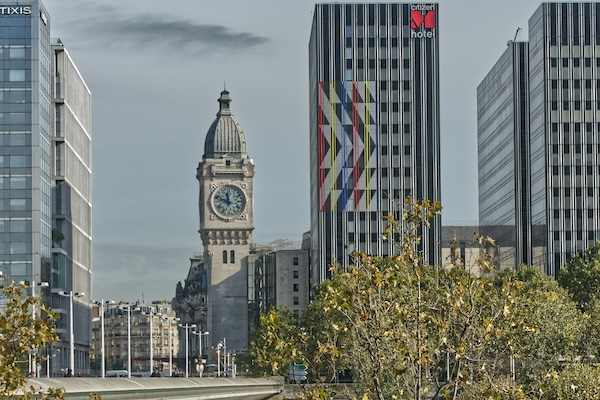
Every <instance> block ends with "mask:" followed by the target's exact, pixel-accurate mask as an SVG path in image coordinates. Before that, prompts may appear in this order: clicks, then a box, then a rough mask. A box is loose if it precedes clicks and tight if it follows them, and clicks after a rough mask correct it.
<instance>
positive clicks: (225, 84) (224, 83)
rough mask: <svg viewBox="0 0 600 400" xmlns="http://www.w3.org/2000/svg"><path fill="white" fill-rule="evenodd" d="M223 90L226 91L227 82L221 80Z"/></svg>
mask: <svg viewBox="0 0 600 400" xmlns="http://www.w3.org/2000/svg"><path fill="white" fill-rule="evenodd" d="M223 91H225V92H226V91H227V82H226V81H223Z"/></svg>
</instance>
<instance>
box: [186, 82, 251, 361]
mask: <svg viewBox="0 0 600 400" xmlns="http://www.w3.org/2000/svg"><path fill="white" fill-rule="evenodd" d="M230 104H231V98H230V97H229V92H228V91H226V90H224V91H223V92H221V97H220V98H219V112H218V113H217V118H216V119H215V121H214V122H213V124H212V125H211V127H210V129H209V130H208V133H207V135H206V140H205V143H204V155H203V157H202V161H201V162H200V163H199V165H198V170H197V175H196V178H197V179H198V181H199V183H200V196H199V213H200V231H199V232H200V238H201V239H202V245H203V247H204V267H205V268H206V271H207V315H206V325H207V326H206V327H204V326H202V327H199V328H198V329H200V330H201V331H208V332H209V336H208V340H209V343H210V345H211V346H212V347H216V346H218V345H219V343H220V342H221V343H223V344H225V345H226V350H227V352H230V351H241V350H244V349H246V347H247V344H248V293H247V292H248V282H247V280H248V278H247V277H248V255H249V254H250V246H251V243H252V231H253V230H254V224H253V195H252V180H253V178H254V164H253V162H252V160H251V159H250V158H249V157H248V154H247V152H246V136H245V135H244V132H243V130H242V128H241V126H240V124H238V122H237V121H236V120H235V118H234V116H233V113H232V112H231V108H230Z"/></svg>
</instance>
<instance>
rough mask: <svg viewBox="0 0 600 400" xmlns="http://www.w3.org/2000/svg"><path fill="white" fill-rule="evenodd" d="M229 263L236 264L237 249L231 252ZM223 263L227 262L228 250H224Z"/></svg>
mask: <svg viewBox="0 0 600 400" xmlns="http://www.w3.org/2000/svg"><path fill="white" fill-rule="evenodd" d="M229 263H230V264H235V251H233V250H231V251H230V252H229ZM223 264H227V250H223Z"/></svg>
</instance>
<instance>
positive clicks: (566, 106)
mask: <svg viewBox="0 0 600 400" xmlns="http://www.w3.org/2000/svg"><path fill="white" fill-rule="evenodd" d="M558 103H559V102H558V101H551V102H550V109H551V110H553V111H557V110H558ZM560 103H562V108H561V110H571V109H572V110H581V109H582V108H581V106H582V104H581V103H584V105H585V109H586V110H600V101H599V102H592V101H590V100H587V101H579V100H575V101H561V102H560ZM405 104H408V103H405ZM571 104H572V105H571ZM592 105H595V106H596V108H592Z"/></svg>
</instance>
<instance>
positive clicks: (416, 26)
mask: <svg viewBox="0 0 600 400" xmlns="http://www.w3.org/2000/svg"><path fill="white" fill-rule="evenodd" d="M435 13H436V11H435V4H411V6H410V37H411V38H413V39H422V38H434V37H435V36H436V32H435V31H436V26H435V25H436V18H435Z"/></svg>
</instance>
